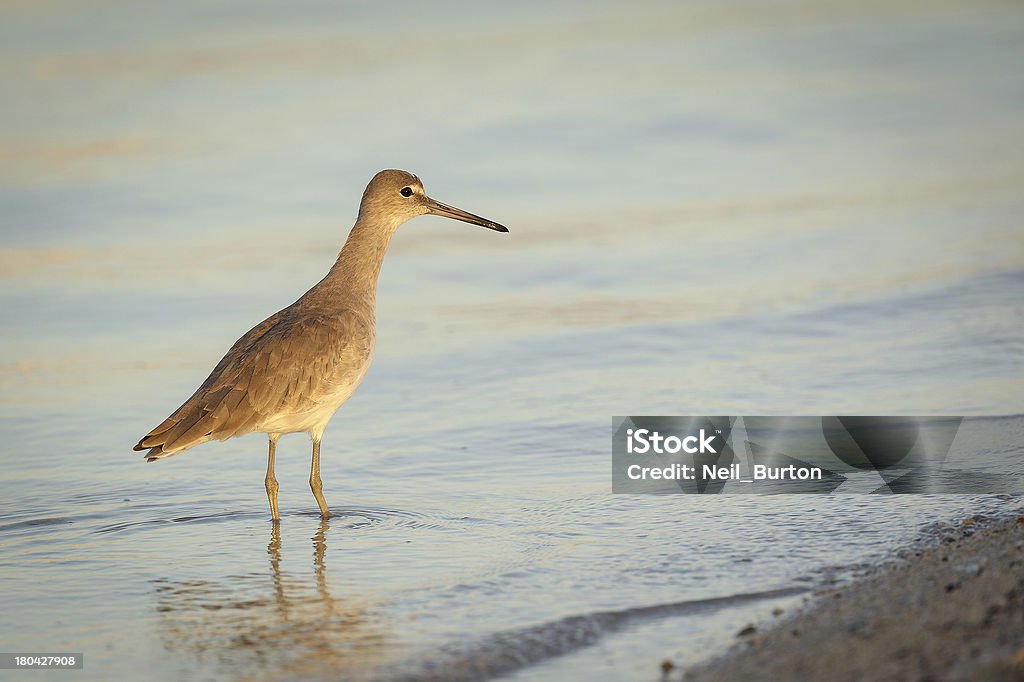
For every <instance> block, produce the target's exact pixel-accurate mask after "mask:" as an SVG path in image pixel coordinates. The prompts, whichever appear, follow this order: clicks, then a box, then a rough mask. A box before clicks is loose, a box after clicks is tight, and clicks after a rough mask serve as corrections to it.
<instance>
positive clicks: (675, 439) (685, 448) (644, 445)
mask: <svg viewBox="0 0 1024 682" xmlns="http://www.w3.org/2000/svg"><path fill="white" fill-rule="evenodd" d="M626 438H627V440H626V451H627V452H629V454H638V455H644V454H647V453H648V452H653V453H654V454H656V455H674V454H676V453H678V452H685V453H687V454H690V455H696V454H703V453H709V452H710V453H712V454H718V451H717V450H715V448H714V446H712V445H711V441H712V440H714V438H715V436H714V434H712V435H707V434H706V433H705V432H704V429H701V430H700V435H699V436H686V437H684V438H680V437H679V436H667V437H666V436H662V435H661V434H660V433H658V432H657V431H650V430H648V429H636V430H633V429H627V430H626ZM694 443H696V445H694Z"/></svg>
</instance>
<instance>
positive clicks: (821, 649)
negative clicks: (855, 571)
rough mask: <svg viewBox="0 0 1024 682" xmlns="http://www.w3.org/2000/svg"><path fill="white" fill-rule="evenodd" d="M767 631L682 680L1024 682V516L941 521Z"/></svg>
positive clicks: (751, 632)
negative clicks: (895, 555) (921, 538)
mask: <svg viewBox="0 0 1024 682" xmlns="http://www.w3.org/2000/svg"><path fill="white" fill-rule="evenodd" d="M762 627H763V628H766V630H765V631H763V632H762V631H761V630H760V629H758V628H756V627H754V626H751V627H749V628H746V629H744V630H743V631H742V632H741V633H740V634H739V635H737V637H738V639H739V640H740V641H739V642H738V643H737V645H736V646H735V647H733V648H732V649H731V650H730V651H729V652H728V653H727V654H726V655H725V656H723V657H721V658H719V659H716V660H714V661H712V662H710V663H708V664H706V665H703V666H699V667H696V668H693V669H691V670H688V671H686V673H685V675H683V679H685V680H700V681H710V680H754V679H757V680H761V679H766V680H769V679H770V680H797V679H799V680H830V681H831V680H1024V516H1021V515H1019V514H1016V515H1013V516H1011V517H1009V518H1004V519H1001V520H993V519H989V518H985V517H981V516H976V517H971V518H968V519H965V520H964V521H963V522H962V523H960V524H958V525H955V526H954V525H946V524H938V525H937V527H936V529H935V537H934V539H933V540H931V541H930V542H926V543H923V544H922V546H920V547H917V548H914V549H913V550H910V551H907V552H903V553H902V557H901V558H900V559H899V560H898V561H895V562H893V563H892V564H889V565H886V566H883V567H881V568H878V569H876V570H874V571H872V572H871V573H869V575H867V576H865V577H864V578H862V579H860V580H857V581H855V582H854V583H853V584H852V585H847V586H844V587H839V588H835V589H829V590H824V591H822V592H820V593H819V594H818V596H817V597H816V598H815V599H813V600H812V601H811V602H809V604H807V605H806V606H805V608H803V609H802V610H799V611H798V612H796V613H795V614H793V615H790V616H786V615H783V616H782V617H781V618H780V620H779V622H777V623H776V624H775V625H774V626H772V624H771V623H766V624H764V625H763V626H762ZM673 672H675V671H673ZM667 677H668V678H669V679H678V677H675V676H673V675H669V676H667Z"/></svg>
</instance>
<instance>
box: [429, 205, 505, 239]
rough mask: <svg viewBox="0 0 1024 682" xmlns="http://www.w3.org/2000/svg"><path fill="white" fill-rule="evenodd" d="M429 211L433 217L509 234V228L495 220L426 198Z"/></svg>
mask: <svg viewBox="0 0 1024 682" xmlns="http://www.w3.org/2000/svg"><path fill="white" fill-rule="evenodd" d="M426 200H427V209H428V210H429V212H430V214H431V215H439V216H444V217H445V218H454V219H455V220H461V221H462V222H464V223H472V224H473V225H479V226H481V227H486V228H487V229H489V230H494V231H495V232H508V228H507V227H505V226H504V225H500V224H498V223H496V222H494V221H493V220H488V219H487V218H481V217H480V216H478V215H473V214H472V213H470V212H469V211H463V210H462V209H461V208H455V207H454V206H449V205H448V204H442V203H441V202H440V201H435V200H434V199H431V198H430V197H426Z"/></svg>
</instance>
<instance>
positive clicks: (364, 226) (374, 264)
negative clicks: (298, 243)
mask: <svg viewBox="0 0 1024 682" xmlns="http://www.w3.org/2000/svg"><path fill="white" fill-rule="evenodd" d="M396 229H398V225H397V224H395V225H391V224H385V223H381V222H379V221H377V220H374V219H365V218H364V216H362V215H360V216H359V219H358V220H356V224H355V225H354V226H353V227H352V231H351V232H350V233H349V235H348V239H347V240H346V241H345V246H343V247H342V249H341V253H340V254H339V255H338V260H337V261H335V263H334V266H333V267H331V270H330V272H328V273H327V276H326V277H325V278H324V280H323V282H322V284H323V285H325V288H326V289H327V291H328V292H329V293H330V294H331V295H332V296H333V297H335V300H336V302H337V303H344V304H345V305H347V306H354V307H360V308H365V309H367V312H370V313H372V312H373V310H374V309H375V308H376V303H377V278H378V277H379V275H380V267H381V265H382V264H383V263H384V254H385V253H387V250H388V244H389V243H390V242H391V237H392V235H394V233H395V230H396Z"/></svg>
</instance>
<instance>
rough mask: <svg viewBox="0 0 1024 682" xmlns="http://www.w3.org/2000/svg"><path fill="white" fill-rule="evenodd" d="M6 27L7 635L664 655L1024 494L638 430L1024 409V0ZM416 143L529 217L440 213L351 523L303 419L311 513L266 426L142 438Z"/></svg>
mask: <svg viewBox="0 0 1024 682" xmlns="http://www.w3.org/2000/svg"><path fill="white" fill-rule="evenodd" d="M2 13H3V17H2V20H0V52H2V54H3V59H2V60H0V86H2V87H3V91H4V92H5V93H7V95H6V96H5V102H4V107H3V108H2V109H0V123H2V125H0V145H2V150H3V152H2V154H0V216H2V217H0V234H2V240H3V242H2V250H0V277H2V280H3V289H2V290H0V302H2V305H0V351H2V356H0V401H2V405H3V408H2V409H3V411H2V414H0V432H2V433H3V436H4V438H3V445H2V446H0V467H2V471H3V475H2V481H3V493H4V494H3V495H2V496H0V578H2V584H3V590H2V591H0V609H2V610H3V612H4V613H5V614H8V617H7V618H6V619H4V622H3V623H2V624H0V650H3V651H15V650H24V651H28V650H35V651H47V650H48V651H57V650H67V651H79V652H84V653H85V657H86V658H85V660H86V664H85V668H84V670H82V671H80V672H78V673H75V674H76V675H78V676H79V677H80V678H82V679H90V680H107V679H113V678H135V677H138V676H140V675H143V674H145V675H146V676H147V677H150V678H153V679H168V680H171V679H174V680H177V679H200V680H202V679H210V680H234V679H267V680H278V679H295V680H314V679H316V680H319V679H324V680H336V679H347V680H351V679H356V680H358V679H383V680H388V679H423V678H430V677H434V678H438V679H490V678H494V677H497V676H500V675H508V676H510V678H514V679H523V680H525V679H530V680H533V679H550V680H561V679H568V678H574V677H576V678H583V677H585V678H587V679H592V680H602V679H609V680H619V679H656V678H657V676H658V674H659V673H658V665H659V664H660V662H661V661H662V660H663V659H664V658H672V659H673V660H675V661H676V662H677V663H680V664H686V663H692V662H695V661H697V660H701V659H702V658H705V657H707V656H710V655H713V654H715V653H717V652H720V651H722V650H723V649H724V647H725V646H727V645H728V644H729V643H730V642H731V641H732V640H733V635H734V633H735V632H736V631H737V630H739V629H740V628H741V627H743V626H744V625H745V624H746V623H748V622H750V621H751V620H754V619H756V618H758V617H760V616H764V615H766V614H768V613H769V612H770V611H771V609H772V608H773V607H775V606H777V605H780V604H781V605H783V606H784V607H785V608H789V607H790V606H791V605H792V604H793V603H796V601H797V600H799V598H800V597H799V595H798V594H796V593H795V591H796V590H804V589H810V588H814V587H816V586H817V585H819V584H821V583H822V582H824V581H826V580H828V579H830V578H829V576H831V575H832V573H831V571H830V570H828V569H829V568H830V567H836V566H840V567H841V566H850V565H857V564H860V563H862V562H875V561H881V560H884V559H885V558H886V557H888V556H891V554H892V552H893V551H894V549H895V548H896V547H899V546H901V545H904V544H906V543H908V542H911V541H913V540H914V539H915V538H916V537H918V534H919V532H920V529H921V527H922V526H923V525H924V524H926V523H928V522H931V521H933V520H935V519H938V518H947V519H953V518H956V517H957V516H958V515H961V514H966V513H975V512H978V511H981V512H984V513H1000V512H1001V511H1005V510H1007V509H1008V508H1010V507H1011V506H1012V505H1014V504H1018V503H1017V502H1015V501H1012V500H1011V501H1006V500H998V499H995V498H992V497H984V498H979V497H966V496H959V497H957V496H948V497H943V496H905V497H898V498H879V497H873V496H843V497H815V496H796V497H773V498H770V499H765V498H753V497H751V498H746V497H737V496H718V497H714V498H699V499H698V498H693V497H684V496H671V497H631V496H613V495H611V493H610V488H611V484H610V475H609V474H610V428H609V423H610V417H611V416H612V415H615V414H707V413H715V414H723V413H724V414H740V415H742V414H844V413H869V414H886V413H891V414H966V415H975V416H982V415H1016V414H1020V413H1022V412H1024V381H1022V379H1024V335H1022V332H1024V308H1022V305H1021V301H1022V300H1024V230H1022V229H1021V219H1022V215H1024V198H1022V196H1024V195H1022V194H1021V192H1020V188H1021V187H1022V186H1024V183H1022V180H1024V161H1022V157H1021V155H1020V153H1019V150H1020V145H1021V142H1022V141H1024V81H1022V80H1021V78H1020V77H1019V73H1020V72H1021V67H1022V66H1024V40H1022V38H1024V10H1022V9H1021V8H1020V7H1018V6H1016V5H1013V4H1009V3H997V2H992V3H953V2H951V3H917V2H912V1H909V0H908V1H906V2H896V3H886V4H885V5H884V6H872V7H870V8H864V7H863V6H862V5H861V4H860V3H845V2H844V3H813V4H812V3H808V4H802V3H791V2H775V3H757V4H756V5H754V4H747V3H742V2H730V3H711V2H708V3H686V4H680V3H649V4H645V5H643V6H641V7H638V6H636V5H635V4H629V3H622V4H601V5H596V4H593V3H558V4H555V3H529V4H521V3H520V4H517V5H515V6H514V7H512V6H505V5H501V4H498V5H491V6H480V7H477V8H476V10H475V11H474V12H472V13H469V14H467V13H464V12H462V9H461V5H458V4H457V3H450V4H444V5H440V6H435V7H432V8H431V10H430V11H429V12H427V11H425V10H424V8H423V7H422V6H421V5H420V4H415V3H391V4H389V5H388V6H387V8H386V9H381V8H370V7H369V6H368V7H367V8H363V9H358V10H357V9H351V8H346V7H343V6H342V5H340V4H338V3H326V2H325V3H303V4H302V5H301V6H296V5H288V6H278V5H275V4H271V3H266V4H255V5H254V4H252V3H244V4H243V3H233V2H225V3H216V4H209V3H194V4H181V3H176V4H173V5H171V4H166V3H106V4H99V5H96V6H85V5H78V4H64V5H61V4H59V3H53V4H35V3H14V4H10V5H8V6H6V7H5V8H4V9H3V10H2ZM391 166H394V167H402V168H408V169H410V170H412V171H414V172H416V173H418V174H419V175H420V176H421V177H422V178H423V180H424V183H425V185H426V188H427V191H428V192H430V193H431V194H432V195H434V196H436V197H437V198H439V199H440V200H442V201H446V202H450V203H453V204H455V205H458V206H461V207H463V208H466V209H468V210H471V211H474V212H476V213H480V214H482V215H486V216H488V217H491V218H493V219H495V220H498V221H501V222H503V223H505V224H507V225H508V226H509V227H510V229H511V233H510V234H509V235H497V234H494V233H491V232H488V231H485V230H481V229H478V228H474V227H471V226H467V225H462V224H457V223H448V222H444V221H441V220H438V219H427V218H423V219H417V220H416V221H414V222H411V223H409V224H408V225H406V226H404V227H403V228H402V229H401V230H400V232H399V234H398V236H397V237H396V240H395V242H394V243H393V245H392V249H391V253H390V254H389V256H388V259H387V262H386V264H385V267H384V272H383V274H382V278H381V288H380V293H379V310H378V324H379V329H378V349H377V356H376V359H375V361H374V366H373V367H372V368H371V370H370V373H369V375H368V377H367V379H366V381H365V383H364V385H363V386H362V387H361V388H360V390H359V392H358V393H357V395H356V397H355V398H353V400H352V401H351V402H350V403H349V404H348V405H346V406H345V407H344V409H343V410H342V411H340V412H339V413H338V415H337V416H336V418H335V419H334V421H333V422H332V424H331V426H330V428H329V429H328V431H327V434H326V437H325V441H324V454H323V476H324V480H325V494H326V496H327V499H328V501H329V502H330V503H331V504H332V506H333V507H334V508H335V510H336V511H337V512H338V516H337V518H335V519H332V520H331V521H330V522H329V523H327V524H321V522H320V520H319V518H318V517H317V516H316V515H315V513H314V511H315V510H316V505H315V503H314V501H313V499H312V496H311V494H310V493H309V491H308V487H307V484H306V478H307V475H308V469H307V467H308V465H309V462H308V457H309V452H308V443H307V442H306V440H305V439H304V437H302V436H292V437H289V438H287V439H285V440H283V441H282V443H281V446H280V448H279V454H278V467H277V472H278V478H279V480H280V482H281V508H282V513H283V519H282V522H281V526H280V530H279V533H274V531H273V529H272V526H271V524H270V522H269V520H268V512H267V508H266V500H265V496H264V493H263V486H262V479H263V467H264V465H265V459H264V458H265V442H264V440H263V439H262V438H261V437H259V436H250V437H246V438H242V439H238V440H233V441H229V442H227V443H217V444H209V445H205V446H202V447H199V448H197V449H195V450H193V451H190V452H188V453H185V454H183V455H182V456H180V457H175V458H173V459H171V460H168V461H165V462H160V463H156V464H150V465H145V464H143V463H142V460H141V459H140V458H139V456H138V454H137V453H133V452H131V450H130V448H131V446H132V445H133V444H134V443H135V442H136V441H137V440H138V438H139V437H140V436H141V435H142V434H143V433H145V432H146V431H147V430H148V429H149V428H150V427H152V426H153V425H155V424H156V423H158V422H159V421H160V420H162V419H163V418H164V417H165V416H166V415H167V414H168V413H169V412H170V411H171V410H172V409H173V408H175V407H176V406H177V405H178V404H179V403H180V402H181V400H183V399H184V398H185V397H186V396H187V395H188V394H189V393H190V392H191V391H192V390H193V389H194V388H195V386H196V384H197V383H198V382H200V381H201V380H202V379H203V378H204V377H205V376H206V373H207V372H208V371H209V369H210V368H211V367H212V366H213V364H214V363H215V362H216V360H217V359H218V358H219V357H220V355H221V354H222V353H223V352H224V351H225V350H226V349H227V347H228V346H229V345H230V344H231V343H232V342H233V341H234V339H235V338H237V336H238V335H239V334H241V333H242V332H243V331H245V330H246V329H248V328H249V327H250V326H251V325H252V324H253V323H255V322H257V321H258V320H260V319H262V318H263V317H265V316H266V315H267V314H269V313H270V312H273V311H274V310H276V309H277V308H279V307H281V306H283V305H286V304H288V303H290V302H291V301H292V300H294V298H295V297H297V296H298V295H299V294H301V293H302V292H303V291H304V290H305V289H306V287H308V286H309V285H310V284H311V283H313V282H314V281H316V280H317V279H318V278H319V277H320V276H321V275H322V273H323V272H324V271H325V270H326V268H327V267H328V266H329V265H330V263H331V262H332V261H333V259H334V256H335V254H336V253H337V250H338V248H340V245H341V243H342V241H343V239H344V236H345V233H346V230H347V228H348V226H349V225H350V223H351V220H352V218H353V216H354V214H355V209H356V205H357V201H358V198H359V194H360V193H361V191H362V188H363V186H364V184H365V182H366V180H367V179H368V178H369V177H370V175H371V174H372V173H373V172H375V171H376V170H379V169H380V168H383V167H391ZM1019 421H1020V420H1017V419H1011V420H1003V421H1001V422H1000V424H1010V426H1000V427H999V428H1010V429H1017V430H1019V428H1020V424H1019ZM990 454H991V453H990ZM997 455H998V456H1000V457H1003V458H1004V461H1010V462H1015V461H1016V462H1019V461H1020V458H1019V457H1018V455H1019V452H1012V451H1011V452H1008V453H1007V452H1003V453H995V454H994V455H993V456H997ZM1017 473H1020V472H1019V470H1017ZM776 590H793V591H794V592H793V594H792V596H788V597H781V596H778V595H777V593H776V592H774V591H776ZM786 594H790V593H789V592H787V593H786ZM769 595H776V596H774V597H773V598H769ZM708 600H712V601H708ZM67 674H68V673H52V676H53V677H54V678H55V679H56V678H57V677H59V676H60V677H61V679H63V677H62V676H63V675H67Z"/></svg>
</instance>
